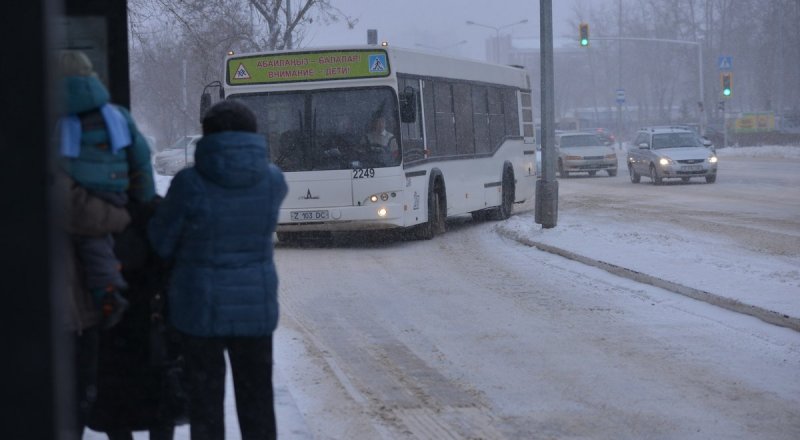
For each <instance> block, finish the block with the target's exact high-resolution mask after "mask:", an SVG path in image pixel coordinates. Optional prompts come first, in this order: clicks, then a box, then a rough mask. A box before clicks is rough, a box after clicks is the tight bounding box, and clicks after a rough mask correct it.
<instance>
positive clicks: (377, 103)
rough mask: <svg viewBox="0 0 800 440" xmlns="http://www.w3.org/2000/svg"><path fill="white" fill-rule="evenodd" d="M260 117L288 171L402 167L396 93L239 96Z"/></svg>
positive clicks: (383, 89) (278, 159)
mask: <svg viewBox="0 0 800 440" xmlns="http://www.w3.org/2000/svg"><path fill="white" fill-rule="evenodd" d="M231 98H232V99H240V100H242V101H244V102H245V103H246V104H247V105H248V106H250V108H251V109H252V110H253V111H254V112H255V113H256V116H257V118H258V129H259V132H261V133H263V134H264V135H265V136H266V137H267V141H268V145H269V149H270V157H271V158H272V161H273V162H274V163H275V164H276V165H278V166H279V167H280V168H281V169H282V170H283V171H288V172H291V171H315V170H341V169H356V168H379V167H390V166H397V165H399V164H400V158H401V157H402V156H401V152H400V148H399V146H400V139H399V138H397V137H398V134H399V131H398V123H399V122H398V113H397V98H396V95H395V93H394V91H393V90H392V89H391V88H390V87H373V88H359V89H327V90H308V91H292V92H282V93H265V94H253V95H234V96H232V97H231Z"/></svg>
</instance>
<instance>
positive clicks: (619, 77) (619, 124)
mask: <svg viewBox="0 0 800 440" xmlns="http://www.w3.org/2000/svg"><path fill="white" fill-rule="evenodd" d="M620 37H622V0H619V15H618V16H617V38H620ZM619 89H622V40H617V90H619ZM617 146H618V148H619V150H620V151H622V103H621V102H617Z"/></svg>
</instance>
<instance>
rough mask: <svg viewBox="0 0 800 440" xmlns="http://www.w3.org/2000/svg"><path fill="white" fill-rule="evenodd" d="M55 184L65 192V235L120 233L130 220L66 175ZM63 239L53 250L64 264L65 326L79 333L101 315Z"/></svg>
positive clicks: (123, 213) (97, 320) (57, 177)
mask: <svg viewBox="0 0 800 440" xmlns="http://www.w3.org/2000/svg"><path fill="white" fill-rule="evenodd" d="M56 185H57V188H59V189H63V190H64V191H65V193H63V194H64V198H63V202H64V203H63V206H64V216H63V217H62V218H63V219H64V221H63V224H64V232H65V233H66V234H65V235H67V234H78V235H90V236H100V235H105V234H113V233H118V232H122V230H124V229H125V227H126V226H127V225H128V223H130V221H131V218H130V215H128V211H127V210H126V209H125V208H119V207H116V206H114V205H111V204H109V203H106V202H104V201H103V200H101V199H99V198H97V197H93V196H91V195H90V194H89V193H88V192H87V191H86V189H84V188H83V187H81V186H80V185H78V184H77V183H75V181H74V180H72V179H71V178H70V177H69V176H67V175H66V174H65V173H58V174H57V176H56ZM62 238H63V240H62V242H61V243H62V246H57V247H56V248H57V249H60V252H59V251H57V252H59V253H60V254H61V256H62V258H60V259H56V261H61V262H63V264H64V268H63V269H64V273H65V282H64V293H65V298H64V299H65V302H64V303H63V304H64V306H65V308H66V310H65V311H66V313H65V314H64V317H65V326H66V328H67V329H68V330H71V331H78V332H80V331H82V330H84V329H86V328H89V327H92V326H94V325H97V324H98V323H99V322H100V314H99V311H98V309H97V307H96V306H95V305H94V302H93V301H92V297H91V294H90V293H89V289H88V288H87V287H86V284H85V279H86V277H85V275H84V270H83V268H82V267H81V265H80V261H79V260H78V258H76V255H75V249H74V248H73V246H72V242H71V241H70V239H69V236H68V235H67V236H65V237H62Z"/></svg>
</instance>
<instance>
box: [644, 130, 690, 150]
mask: <svg viewBox="0 0 800 440" xmlns="http://www.w3.org/2000/svg"><path fill="white" fill-rule="evenodd" d="M701 146H702V144H701V143H700V142H699V141H698V139H697V135H696V134H694V133H665V134H654V135H653V149H654V150H658V149H660V148H693V147H701Z"/></svg>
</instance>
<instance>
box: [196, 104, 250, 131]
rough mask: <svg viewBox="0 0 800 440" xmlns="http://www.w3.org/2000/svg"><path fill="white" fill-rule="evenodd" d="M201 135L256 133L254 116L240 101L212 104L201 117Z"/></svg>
mask: <svg viewBox="0 0 800 440" xmlns="http://www.w3.org/2000/svg"><path fill="white" fill-rule="evenodd" d="M202 124H203V135H207V134H212V133H219V132H221V131H247V132H251V133H255V132H256V131H258V124H257V123H256V115H255V113H253V111H252V110H250V107H248V106H247V105H245V104H244V103H243V102H241V101H237V100H235V99H228V100H225V101H220V102H218V103H216V104H214V105H213V106H212V107H211V108H210V109H208V111H207V112H206V114H205V115H203V121H202Z"/></svg>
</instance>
